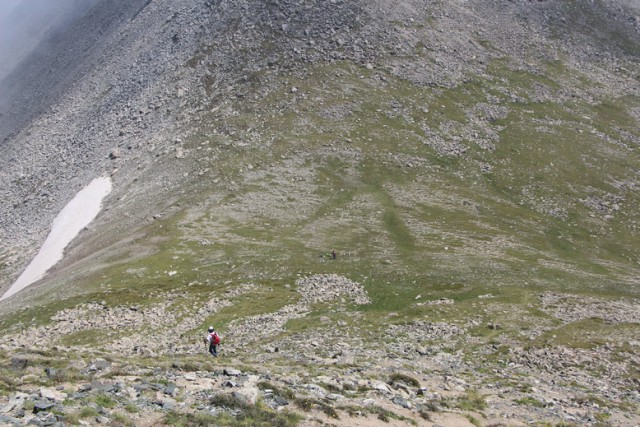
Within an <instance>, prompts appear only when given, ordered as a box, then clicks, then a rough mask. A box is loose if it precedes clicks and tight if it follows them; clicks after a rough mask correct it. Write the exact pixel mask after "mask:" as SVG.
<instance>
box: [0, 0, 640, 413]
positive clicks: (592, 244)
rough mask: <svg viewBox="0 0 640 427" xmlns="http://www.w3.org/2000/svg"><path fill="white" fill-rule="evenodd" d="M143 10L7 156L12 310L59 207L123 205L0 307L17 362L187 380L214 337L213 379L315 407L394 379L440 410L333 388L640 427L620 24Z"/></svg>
mask: <svg viewBox="0 0 640 427" xmlns="http://www.w3.org/2000/svg"><path fill="white" fill-rule="evenodd" d="M140 6H143V4H142V3H141V4H140ZM144 6H145V7H144V8H143V9H142V10H140V9H139V8H138V9H135V8H133V6H132V8H131V9H130V10H129V15H128V16H121V17H120V18H119V19H118V20H115V21H114V22H116V23H119V24H114V27H113V29H112V30H110V32H109V33H108V35H107V36H106V37H105V38H104V39H100V40H98V43H97V44H96V46H98V47H97V48H96V50H90V53H89V55H88V56H87V57H86V59H85V60H83V61H84V62H82V64H81V65H80V66H79V68H77V70H78V71H77V73H78V78H77V79H75V81H74V82H73V84H65V83H63V84H62V86H59V87H61V88H65V89H64V90H63V91H59V90H58V89H55V88H53V89H51V91H50V92H48V95H47V96H49V97H50V98H49V99H50V100H52V101H54V102H52V103H51V106H50V107H48V106H46V105H45V108H44V109H42V110H40V109H39V108H41V107H38V108H34V109H33V110H30V111H31V112H30V113H29V115H27V117H32V116H31V115H33V117H34V119H33V120H31V121H29V123H28V124H27V125H26V126H24V128H22V130H21V131H20V132H19V133H17V134H16V135H14V136H12V137H10V138H9V139H7V140H6V141H5V143H4V147H3V148H5V150H3V151H4V152H5V156H4V157H3V159H2V160H1V162H2V166H1V167H0V171H1V172H0V174H1V179H2V183H3V185H2V186H1V188H2V190H1V191H2V197H3V199H4V200H6V201H7V203H4V204H3V205H2V206H1V207H0V210H1V211H0V212H1V215H0V218H1V219H2V242H3V243H2V244H3V249H2V255H1V256H2V260H3V263H4V264H3V267H2V268H3V273H4V274H3V279H2V280H3V282H2V283H1V284H2V286H3V287H4V288H5V289H6V288H7V287H8V286H9V284H10V282H11V280H12V279H13V278H15V277H16V276H17V274H19V272H20V270H21V268H23V267H24V265H25V264H26V263H27V262H28V260H29V259H30V256H32V255H33V253H34V252H35V248H36V247H37V245H38V244H39V242H40V241H41V240H42V239H44V237H45V234H46V231H47V227H48V225H49V223H50V221H51V219H52V217H53V216H54V215H55V213H56V212H57V211H59V210H60V209H61V208H62V206H64V204H65V203H66V201H67V200H69V199H70V198H71V197H72V196H73V194H74V193H75V192H77V191H78V190H79V189H80V188H81V187H82V186H83V185H85V184H86V183H87V182H89V180H90V179H91V178H93V177H95V176H96V175H99V174H101V173H108V174H111V175H112V178H113V179H114V190H113V193H112V194H111V196H110V197H109V200H108V201H107V208H108V209H107V210H105V211H104V212H103V213H102V214H101V215H100V216H99V217H98V218H97V219H96V221H95V222H94V224H92V225H91V226H90V227H89V228H88V229H87V230H85V232H83V233H82V234H81V235H80V236H79V237H78V238H77V239H76V240H75V241H74V243H73V244H72V245H71V247H70V248H68V251H67V254H66V256H65V259H64V260H63V261H61V262H60V263H59V264H58V265H57V266H56V267H55V268H54V269H52V271H51V272H50V274H49V275H48V276H47V277H46V278H45V279H43V280H42V281H41V282H40V283H38V284H36V285H34V286H32V287H31V288H29V289H27V290H25V291H24V292H23V293H21V294H19V295H17V296H16V297H14V298H12V299H11V301H8V302H5V303H3V305H2V310H3V313H4V314H3V317H2V319H1V321H2V326H3V328H2V329H3V331H6V332H5V336H6V338H7V339H8V340H7V341H6V342H9V343H10V344H7V345H5V347H4V351H5V352H6V356H7V357H8V354H9V353H10V352H13V351H15V350H16V349H18V348H22V347H21V346H25V347H26V348H29V347H30V346H31V345H32V344H31V339H30V337H32V336H41V335H46V336H47V337H48V338H47V339H48V340H50V342H52V343H53V342H55V343H57V344H58V345H60V346H63V348H64V349H68V350H69V351H72V352H78V353H79V354H80V355H82V356H80V357H81V359H82V360H83V361H84V362H87V363H88V362H89V361H90V359H92V358H94V357H96V352H99V354H100V355H102V356H106V357H108V358H112V359H114V362H116V363H117V364H120V365H122V366H124V367H125V368H123V369H124V370H127V369H128V368H126V367H127V366H129V367H132V366H135V367H137V368H141V369H142V367H143V366H146V365H153V364H161V365H162V366H163V367H166V369H168V370H169V371H171V372H170V375H176V376H178V377H181V378H183V377H184V376H185V374H184V371H185V370H191V369H182V368H181V367H183V365H181V363H186V362H189V363H193V362H196V363H200V362H202V363H205V362H204V361H203V359H202V358H203V357H204V356H203V355H198V354H199V353H201V351H202V349H201V348H200V342H199V341H200V336H199V334H200V331H201V330H202V328H204V327H205V326H207V325H208V324H210V323H214V324H215V325H216V327H218V328H219V329H220V330H222V332H223V334H224V335H225V343H224V352H225V353H226V354H227V357H228V359H227V360H226V361H225V362H223V363H227V361H228V363H229V364H234V365H235V366H240V365H241V364H244V365H243V366H250V367H251V368H250V371H251V372H253V373H255V374H256V375H257V376H259V377H260V378H262V379H264V378H266V377H267V373H266V372H265V371H270V372H271V373H272V374H273V378H272V379H273V381H274V384H272V385H275V386H278V387H283V386H284V385H285V384H287V379H286V376H287V375H292V376H295V378H294V380H293V382H292V384H294V385H295V387H293V388H294V389H295V391H296V393H298V394H301V395H303V396H304V394H305V393H306V392H304V391H303V390H311V389H312V387H306V386H305V384H306V385H309V384H312V383H313V381H314V380H313V378H315V377H316V376H318V375H320V376H322V374H321V373H319V372H318V371H323V370H325V371H326V372H325V374H326V375H325V376H328V377H331V378H330V379H331V381H329V380H326V379H324V380H317V381H323V382H327V381H328V382H329V383H331V384H333V382H332V381H333V380H334V379H337V378H341V377H344V376H345V375H346V376H350V381H352V382H353V383H354V384H358V380H364V379H367V380H374V379H375V380H377V381H383V382H384V381H387V380H388V378H389V375H392V374H394V373H396V374H403V375H409V376H412V377H417V378H418V383H419V386H422V385H427V386H428V387H429V388H430V390H432V392H431V394H428V395H426V396H425V395H424V394H422V395H420V396H416V395H415V391H416V390H410V389H407V390H405V391H404V392H400V391H399V390H402V387H396V388H395V389H394V387H391V388H390V389H389V387H387V388H388V390H386V391H385V390H378V389H376V387H375V384H376V383H372V382H368V383H366V384H364V383H363V384H362V386H363V389H362V390H360V391H358V390H350V389H349V386H346V388H345V385H344V384H342V383H341V382H340V381H338V383H339V384H338V385H334V386H335V387H338V392H339V393H342V394H343V395H346V397H347V398H348V399H349V404H353V405H365V406H366V404H365V403H364V402H363V399H365V400H366V399H367V398H372V399H374V400H375V401H376V404H381V405H382V406H383V407H386V406H385V405H387V404H390V405H392V408H395V410H397V411H399V412H402V413H403V414H404V413H405V412H406V416H408V417H413V418H415V419H416V420H421V421H420V422H426V421H424V419H422V418H420V415H419V412H425V411H426V412H434V411H435V409H434V408H435V407H433V406H429V404H430V403H434V402H435V403H436V404H437V405H436V406H437V407H438V408H439V411H441V412H442V411H444V412H445V413H447V412H452V411H463V413H467V415H468V416H469V417H472V418H473V419H474V420H476V422H478V423H480V424H491V423H492V422H498V421H497V420H500V419H502V418H504V417H514V418H515V419H516V420H518V421H519V422H527V421H528V420H535V421H541V422H542V421H550V422H554V423H559V422H565V421H575V422H578V423H580V424H588V423H592V424H593V423H596V422H598V421H602V420H607V419H609V420H610V421H611V422H612V424H614V425H634V423H637V420H638V418H637V417H638V410H637V407H638V406H637V405H638V403H639V401H638V395H637V392H635V393H634V391H633V390H635V389H637V381H638V372H637V366H638V365H637V362H638V361H637V354H638V342H637V340H636V338H635V337H636V336H637V333H638V321H639V320H638V277H639V271H638V268H639V267H638V262H639V260H640V254H639V252H638V251H639V250H640V249H639V248H640V242H639V241H638V237H637V227H638V219H639V218H638V216H639V214H640V211H639V210H638V206H639V205H640V204H639V200H638V198H639V197H638V186H639V185H640V184H639V179H640V172H639V171H640V167H639V166H640V159H639V158H638V154H637V150H638V145H639V141H640V139H639V138H640V131H639V128H640V127H639V126H638V125H639V122H640V115H639V113H640V110H639V107H638V106H639V105H640V103H639V102H638V101H639V99H640V93H639V89H640V88H639V83H638V82H639V81H640V79H639V76H640V69H639V67H638V57H639V56H640V54H639V46H640V36H639V34H640V33H639V32H638V21H637V18H635V16H637V14H638V8H637V6H635V5H634V3H633V2H617V1H609V2H605V1H600V2H590V3H585V2H577V1H576V2H574V1H567V2H546V1H543V2H524V1H523V2H519V1H516V2H509V1H490V2H487V1H482V2H480V1H455V2H435V1H433V2H429V1H426V2H425V1H403V2H398V3H397V4H396V3H394V5H390V4H389V3H388V2H341V1H333V2H314V1H308V2H292V1H291V2H290V1H284V0H278V1H270V2H266V3H264V2H261V1H217V2H202V1H193V2H180V4H179V5H176V4H174V3H173V2H164V1H159V0H154V1H152V2H150V3H145V4H144ZM96 7H103V8H108V2H101V3H99V4H98V5H97V6H96ZM138 12H139V13H138ZM81 24H82V23H80V24H78V25H79V28H80V27H82V25H81ZM16 75H18V74H16ZM53 86H54V87H57V86H55V85H53ZM34 99H35V98H34ZM38 99H39V98H38ZM38 102H40V101H38ZM25 108H31V107H25ZM40 111H42V113H40ZM332 250H335V251H336V253H337V257H336V259H335V260H334V259H332V258H331V256H330V255H329V254H330V252H331V251H332ZM309 288H311V289H317V291H310V290H309ZM351 289H356V290H354V291H353V292H351V291H350V290H351ZM354 293H355V294H357V295H364V294H363V293H366V298H368V299H367V300H361V301H352V300H351V299H350V298H351V297H353V296H354ZM323 295H324V297H323ZM45 331H46V332H45ZM151 331H153V333H151ZM156 334H157V335H159V336H161V337H162V338H161V340H160V342H158V339H157V338H156V337H155V335H156ZM327 335H329V336H327ZM381 335H383V336H384V338H383V339H381V338H380V336H381ZM381 341H382V342H381ZM314 343H315V344H314ZM276 347H277V352H276V351H275V348H276ZM116 355H117V356H116ZM49 356H50V355H49V354H47V355H45V359H46V357H49ZM71 359H72V357H69V356H64V357H63V356H60V360H61V362H60V363H62V364H63V365H64V364H66V363H69V362H70V361H71ZM171 360H176V361H177V362H175V363H174V365H175V366H173V367H171V366H170V365H171V363H170V361H171ZM223 360H224V359H223ZM292 360H294V361H296V362H297V363H298V364H300V367H299V368H298V369H299V372H298V371H295V375H294V373H292V372H290V371H289V370H290V368H291V361H292ZM336 361H338V363H337V364H336ZM42 363H45V364H46V363H51V362H48V361H47V360H45V362H42ZM334 365H335V366H334ZM43 366H44V365H43ZM65 366H66V365H65ZM206 366H207V367H209V368H211V369H213V367H212V366H211V363H210V362H206ZM352 367H354V369H352ZM358 368H359V369H361V373H357V372H358ZM243 370H244V368H243ZM121 374H123V373H122V372H120V373H116V374H113V375H115V376H116V379H118V378H120V379H122V378H121V377H124V375H121ZM78 375H79V373H78ZM168 375H169V374H168ZM308 376H312V378H308ZM351 377H353V378H351ZM365 377H366V378H365ZM528 377H529V378H535V379H536V381H537V382H535V381H534V382H533V383H534V384H532V381H529V380H528ZM81 378H84V377H81ZM451 378H454V379H455V384H456V387H458V388H455V387H452V386H451V385H449V382H450V380H451ZM405 380H406V379H405ZM336 381H337V380H336ZM28 384H29V383H28V381H26V382H23V383H19V384H18V385H15V386H13V387H14V388H15V389H19V388H20V387H21V386H28ZM411 387H418V386H416V385H412V386H411ZM323 388H324V391H320V392H319V393H321V394H322V396H321V397H322V399H328V401H327V400H322V399H321V400H320V401H322V402H324V404H331V405H333V406H335V405H334V404H333V403H332V402H333V401H332V400H331V398H329V397H328V395H329V394H330V393H329V392H330V391H331V388H330V387H329V386H327V385H325V386H324V387H323ZM355 388H356V389H357V386H355ZM405 388H406V387H405ZM187 389H188V387H186V388H185V390H187ZM605 389H606V390H607V391H602V390H605ZM351 391H353V392H354V393H350V392H351ZM191 392H192V391H190V393H191ZM403 393H404V394H403ZM585 395H586V397H585ZM189 396H190V397H188V398H187V400H188V401H189V402H192V401H191V400H189V399H191V398H192V396H191V395H189ZM265 396H266V395H265ZM479 396H484V397H482V398H479ZM560 396H562V397H560ZM399 398H400V399H404V400H405V401H408V402H412V403H411V404H410V405H409V407H408V408H407V407H406V405H403V404H402V403H399V402H401V401H400V400H398V399H399ZM451 399H453V400H451ZM464 399H467V400H472V401H476V403H477V405H475V406H473V405H471V406H470V407H466V409H465V405H464V404H463V403H461V402H463V400H464ZM554 399H555V400H554ZM196 400H197V399H196ZM485 400H486V403H485V404H486V405H487V407H485V404H480V403H478V401H483V402H484V401H485ZM454 401H455V402H457V403H455V404H454V403H452V402H454ZM327 402H328V403H327ZM594 402H595V403H597V404H598V407H596V406H595V405H592V404H591V403H594ZM336 405H337V404H336ZM393 405H395V406H393ZM417 405H422V406H420V408H421V409H419V410H417V409H416V408H418V406H417ZM447 405H449V406H447ZM209 406H211V405H209ZM213 406H215V405H213ZM333 406H332V407H333ZM187 407H188V405H187ZM400 408H404V409H400ZM429 408H431V409H429ZM182 409H186V407H185V408H182ZM406 410H408V412H407V411H406ZM344 411H345V410H344V408H343V412H344ZM403 411H404V412H403ZM464 411H467V412H464ZM152 412H153V411H152ZM177 412H181V411H177ZM182 412H184V411H182ZM187 412H188V411H187ZM147 415H148V414H146V415H145V416H147ZM316 415H317V414H316ZM442 415H443V414H442V413H440V414H437V416H442ZM343 416H344V415H343ZM343 416H341V418H342V417H343ZM403 416H404V415H403ZM307 421H308V422H311V421H309V420H307ZM165 422H169V421H167V420H165ZM346 425H348V422H347V424H346Z"/></svg>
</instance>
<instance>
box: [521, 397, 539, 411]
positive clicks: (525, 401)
mask: <svg viewBox="0 0 640 427" xmlns="http://www.w3.org/2000/svg"><path fill="white" fill-rule="evenodd" d="M516 403H517V404H519V405H525V406H534V407H536V408H544V402H541V401H540V400H538V399H536V398H534V397H530V396H526V397H523V398H522V399H518V400H516Z"/></svg>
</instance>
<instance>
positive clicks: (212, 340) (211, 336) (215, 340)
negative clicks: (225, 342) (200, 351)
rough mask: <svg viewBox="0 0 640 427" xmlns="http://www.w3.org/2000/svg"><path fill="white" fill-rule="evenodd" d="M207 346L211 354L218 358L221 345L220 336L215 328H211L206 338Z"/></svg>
mask: <svg viewBox="0 0 640 427" xmlns="http://www.w3.org/2000/svg"><path fill="white" fill-rule="evenodd" d="M204 342H205V344H207V345H208V346H209V353H211V355H212V356H213V357H218V344H220V335H218V333H217V332H216V331H215V329H213V326H209V332H208V333H207V336H206V337H205V338H204Z"/></svg>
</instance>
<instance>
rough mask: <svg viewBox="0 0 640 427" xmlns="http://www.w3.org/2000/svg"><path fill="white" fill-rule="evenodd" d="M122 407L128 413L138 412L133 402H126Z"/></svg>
mask: <svg viewBox="0 0 640 427" xmlns="http://www.w3.org/2000/svg"><path fill="white" fill-rule="evenodd" d="M124 409H125V411H127V412H128V413H130V414H136V413H138V412H140V410H139V409H138V407H137V406H136V405H134V404H133V403H127V404H126V405H125V407H124Z"/></svg>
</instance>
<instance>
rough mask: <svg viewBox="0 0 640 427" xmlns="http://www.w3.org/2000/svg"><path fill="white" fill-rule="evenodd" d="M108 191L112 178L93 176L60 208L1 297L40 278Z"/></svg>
mask: <svg viewBox="0 0 640 427" xmlns="http://www.w3.org/2000/svg"><path fill="white" fill-rule="evenodd" d="M110 192H111V178H109V177H100V178H96V179H94V180H93V181H91V183H90V184H89V185H87V186H86V187H85V188H83V189H82V190H80V191H79V192H78V194H76V196H75V197H74V198H73V199H72V200H71V201H70V202H69V203H67V205H66V206H65V207H64V208H63V209H62V210H61V211H60V213H59V214H58V216H57V217H56V219H54V220H53V224H52V225H51V232H50V233H49V236H47V240H45V241H44V243H43V245H42V247H41V248H40V252H38V255H36V256H35V258H34V259H33V260H32V261H31V263H30V264H29V265H28V266H27V268H26V269H25V270H24V272H23V273H22V274H21V275H20V277H18V280H16V281H15V282H14V284H13V285H11V287H10V288H9V290H8V291H7V292H6V293H5V294H4V295H3V296H2V298H0V301H2V300H4V299H6V298H9V297H10V296H11V295H13V294H15V293H17V292H19V291H21V290H22V289H24V288H26V287H27V286H29V285H30V284H32V283H34V282H36V281H38V280H40V279H42V278H43V277H44V275H45V273H46V272H47V270H49V269H50V268H51V267H53V266H54V265H55V264H56V263H57V262H58V261H60V260H61V259H62V256H63V253H64V248H65V247H66V246H67V245H68V244H69V243H70V242H71V241H72V240H73V238H74V237H76V235H77V234H78V233H79V232H80V230H82V229H83V228H84V227H86V226H87V225H88V224H89V223H90V222H91V221H93V219H94V218H95V217H96V216H97V215H98V213H99V212H100V210H101V209H102V200H103V199H104V198H105V196H106V195H107V194H109V193H110Z"/></svg>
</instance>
